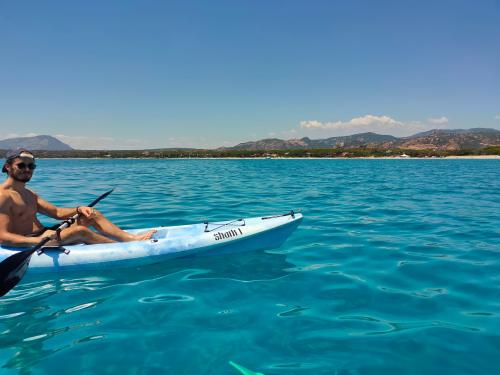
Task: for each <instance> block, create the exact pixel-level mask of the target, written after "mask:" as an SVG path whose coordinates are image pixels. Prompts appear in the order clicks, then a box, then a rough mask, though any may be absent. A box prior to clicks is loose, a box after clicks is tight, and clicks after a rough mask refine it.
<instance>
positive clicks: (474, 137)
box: [388, 128, 500, 150]
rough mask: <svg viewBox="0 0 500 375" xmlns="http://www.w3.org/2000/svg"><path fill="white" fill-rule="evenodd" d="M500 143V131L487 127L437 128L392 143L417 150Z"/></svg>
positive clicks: (450, 148)
mask: <svg viewBox="0 0 500 375" xmlns="http://www.w3.org/2000/svg"><path fill="white" fill-rule="evenodd" d="M499 145H500V131H499V130H496V129H487V128H474V129H452V130H448V129H435V130H431V131H428V132H424V133H419V134H415V135H413V136H411V137H406V138H401V139H399V140H398V141H396V142H394V143H393V144H392V146H396V147H400V148H407V149H415V150H423V149H429V150H463V149H480V148H484V147H488V146H499ZM388 146H391V145H388Z"/></svg>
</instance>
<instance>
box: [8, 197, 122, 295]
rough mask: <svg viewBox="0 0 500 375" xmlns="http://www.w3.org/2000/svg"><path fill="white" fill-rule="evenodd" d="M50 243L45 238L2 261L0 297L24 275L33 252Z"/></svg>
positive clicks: (68, 221)
mask: <svg viewBox="0 0 500 375" xmlns="http://www.w3.org/2000/svg"><path fill="white" fill-rule="evenodd" d="M113 190H114V189H111V190H110V191H107V192H106V193H104V194H103V195H101V196H100V197H99V198H97V199H95V200H94V201H93V202H92V203H91V204H89V205H88V207H93V206H95V205H96V204H97V203H99V201H101V200H102V199H104V198H106V197H107V196H108V195H109V194H111V193H112V192H113ZM79 216H80V214H79V213H78V212H77V213H76V214H75V215H73V216H71V217H70V218H68V219H66V220H64V221H63V222H61V224H59V225H58V226H57V228H56V229H55V230H56V231H61V230H63V229H66V228H68V227H69V226H70V225H71V224H73V223H74V222H75V221H76V220H77V219H78V217H79ZM49 241H50V238H49V237H45V238H44V239H43V240H41V241H40V242H39V243H38V244H37V245H36V246H34V247H32V248H31V249H29V250H25V251H19V252H17V253H16V254H14V255H11V256H10V257H8V258H6V259H4V260H3V261H2V262H1V263H0V297H1V296H4V295H5V294H7V293H8V292H9V291H10V290H11V289H12V288H14V287H15V286H16V285H17V283H18V282H19V281H20V280H21V279H22V278H23V276H24V274H25V273H26V269H27V268H28V265H29V263H30V259H31V256H32V255H33V254H34V253H35V251H38V250H40V249H41V248H42V247H43V246H44V245H45V244H46V243H47V242H49Z"/></svg>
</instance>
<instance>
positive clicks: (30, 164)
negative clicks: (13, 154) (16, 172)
mask: <svg viewBox="0 0 500 375" xmlns="http://www.w3.org/2000/svg"><path fill="white" fill-rule="evenodd" d="M14 165H15V166H16V168H18V169H26V168H28V169H29V170H31V171H32V170H34V169H35V168H36V164H35V163H29V164H25V163H19V164H14Z"/></svg>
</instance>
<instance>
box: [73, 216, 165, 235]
mask: <svg viewBox="0 0 500 375" xmlns="http://www.w3.org/2000/svg"><path fill="white" fill-rule="evenodd" d="M78 224H79V225H83V226H86V227H88V226H92V227H94V228H95V229H97V230H98V231H99V232H100V233H101V234H102V235H104V236H106V237H111V238H113V239H116V240H117V241H119V242H128V241H141V240H149V239H150V238H151V237H152V236H153V234H154V233H155V232H156V230H151V231H148V232H146V233H141V234H138V235H133V234H130V233H127V232H125V231H124V230H122V229H120V228H119V227H117V226H116V225H115V224H113V223H112V222H111V221H109V220H108V219H107V218H105V217H104V215H103V214H101V212H99V211H98V210H96V211H95V216H94V217H93V218H86V217H81V218H80V219H78ZM104 236H103V237H104ZM108 239H109V238H108Z"/></svg>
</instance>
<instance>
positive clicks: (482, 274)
mask: <svg viewBox="0 0 500 375" xmlns="http://www.w3.org/2000/svg"><path fill="white" fill-rule="evenodd" d="M38 164H39V169H37V170H36V175H35V178H34V179H33V181H32V182H31V187H32V188H33V189H34V190H36V191H37V192H38V193H40V194H41V195H42V196H43V197H45V198H46V199H47V200H50V201H52V202H53V203H56V204H59V205H67V206H76V205H81V204H84V203H88V202H90V201H92V200H93V198H94V197H96V196H97V195H100V194H101V193H102V192H104V191H106V190H107V189H108V188H110V187H116V188H117V190H116V191H115V192H114V193H113V194H112V195H110V196H109V197H108V198H106V200H104V201H102V202H101V203H100V204H99V208H100V210H101V211H102V212H103V213H105V214H106V215H107V216H109V217H110V218H112V219H113V220H114V221H115V222H116V223H118V224H119V225H121V226H122V227H124V228H137V227H149V226H157V225H177V224H187V223H191V222H197V221H201V220H205V219H214V220H220V219H231V218H235V217H246V216H261V215H267V214H272V213H283V212H286V211H287V210H290V209H297V208H301V209H302V212H303V214H304V215H305V219H304V221H303V223H302V225H301V226H300V227H299V228H298V230H297V231H296V232H295V233H294V234H293V235H292V236H291V237H290V238H289V240H288V241H287V242H286V243H285V244H284V245H283V247H281V248H280V249H276V250H273V251H266V252H255V253H246V254H238V255H234V256H225V257H223V258H222V257H208V258H200V259H196V258H190V259H179V260H174V261H171V262H169V263H164V264H157V265H154V266H148V267H144V268H138V269H126V270H113V269H110V270H108V271H106V272H102V271H101V272H90V271H89V272H86V273H78V274H77V273H68V274H59V275H53V276H47V275H39V276H27V277H26V278H25V279H24V280H23V282H22V284H20V285H19V286H18V287H17V288H16V289H15V290H14V291H13V292H11V294H9V295H7V296H5V297H3V298H1V299H0V373H2V374H4V373H5V374H10V373H12V374H14V373H32V374H66V373H68V372H69V371H74V372H75V373H78V374H93V373H119V374H158V373H166V374H238V373H240V372H239V371H238V370H236V369H235V368H234V367H232V366H231V365H230V364H229V361H233V362H235V363H237V364H239V365H241V366H244V367H246V368H248V369H251V370H253V371H255V372H261V373H264V374H266V375H267V374H400V373H406V374H442V373H450V374H451V373H452V374H487V373H488V374H489V373H495V372H498V370H500V262H499V257H500V245H499V243H500V161H497V160H166V161H162V160H40V161H39V163H38ZM46 223H47V224H48V223H50V221H46ZM63 366H65V367H63Z"/></svg>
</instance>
